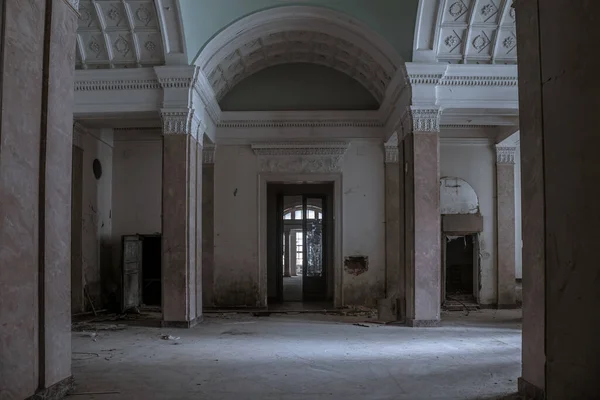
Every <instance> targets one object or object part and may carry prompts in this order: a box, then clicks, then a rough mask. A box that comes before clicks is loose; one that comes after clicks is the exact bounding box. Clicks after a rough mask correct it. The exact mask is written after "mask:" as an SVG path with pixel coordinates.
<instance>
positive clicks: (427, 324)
mask: <svg viewBox="0 0 600 400" xmlns="http://www.w3.org/2000/svg"><path fill="white" fill-rule="evenodd" d="M406 325H408V326H410V327H412V328H436V327H438V326H440V320H439V319H408V320H406Z"/></svg>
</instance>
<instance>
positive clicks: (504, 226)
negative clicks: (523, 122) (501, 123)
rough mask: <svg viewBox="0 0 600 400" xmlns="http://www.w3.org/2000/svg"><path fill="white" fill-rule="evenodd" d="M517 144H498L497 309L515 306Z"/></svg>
mask: <svg viewBox="0 0 600 400" xmlns="http://www.w3.org/2000/svg"><path fill="white" fill-rule="evenodd" d="M515 151H516V148H515V147H506V146H499V145H496V199H497V200H496V202H497V203H496V207H497V213H496V214H497V223H496V226H497V235H496V236H497V240H498V251H497V254H498V257H497V262H496V265H497V271H498V275H497V283H498V288H497V290H498V308H514V307H516V303H517V302H516V292H515Z"/></svg>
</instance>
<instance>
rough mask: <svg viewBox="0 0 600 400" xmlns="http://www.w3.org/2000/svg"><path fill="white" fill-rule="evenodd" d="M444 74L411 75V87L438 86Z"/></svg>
mask: <svg viewBox="0 0 600 400" xmlns="http://www.w3.org/2000/svg"><path fill="white" fill-rule="evenodd" d="M443 76H444V74H409V75H408V77H409V79H410V84H411V85H437V84H438V83H439V82H440V79H442V77H443Z"/></svg>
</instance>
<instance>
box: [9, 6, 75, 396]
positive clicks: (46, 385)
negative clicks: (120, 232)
mask: <svg viewBox="0 0 600 400" xmlns="http://www.w3.org/2000/svg"><path fill="white" fill-rule="evenodd" d="M34 3H35V4H34ZM3 4H4V9H3V12H2V13H1V14H2V15H1V18H2V24H1V29H2V35H1V37H2V49H3V51H2V52H1V53H0V55H1V60H0V62H1V63H2V67H1V69H2V77H1V81H0V85H1V91H2V94H1V104H2V107H1V111H0V112H1V116H0V124H1V127H0V139H1V140H0V220H1V221H2V223H0V316H1V317H0V318H1V320H2V325H3V327H2V328H1V329H0V355H1V356H0V358H1V359H2V361H1V362H0V397H2V398H11V399H12V398H15V399H17V398H18V399H22V398H29V397H30V396H32V395H34V394H36V393H37V394H38V395H39V396H41V397H44V398H46V397H47V396H57V398H58V397H62V396H64V394H65V393H66V391H67V390H68V389H70V388H71V387H72V382H73V381H72V377H71V292H70V289H71V285H70V282H71V274H70V272H71V271H70V266H71V247H70V238H71V162H72V134H73V126H72V124H73V74H74V68H73V66H74V63H75V32H76V27H77V12H76V10H75V9H74V8H73V5H72V4H71V3H70V2H67V1H65V0H55V1H50V0H47V1H36V2H19V1H6V2H4V3H3Z"/></svg>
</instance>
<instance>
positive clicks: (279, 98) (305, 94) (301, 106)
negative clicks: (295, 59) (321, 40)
mask: <svg viewBox="0 0 600 400" xmlns="http://www.w3.org/2000/svg"><path fill="white" fill-rule="evenodd" d="M258 91H260V94H261V95H260V96H256V93H257V92H258ZM219 105H220V106H221V110H223V111H289V110H295V111H298V110H377V109H378V108H379V103H378V102H377V100H376V99H375V98H374V97H373V95H372V94H371V93H370V92H369V91H368V90H367V89H365V88H364V87H363V86H362V85H361V84H360V83H358V81H356V80H354V79H353V78H351V77H349V76H348V75H346V74H344V73H342V72H339V71H337V70H334V69H333V68H329V67H325V66H322V65H316V64H308V63H292V64H283V65H277V66H274V67H270V68H266V69H264V70H262V71H259V72H257V73H255V74H253V75H252V76H250V77H249V78H247V79H244V80H243V81H242V82H240V83H238V84H237V85H236V86H235V87H234V88H233V89H232V90H231V91H230V92H229V93H227V95H225V97H224V98H223V99H222V100H221V101H220V103H219Z"/></svg>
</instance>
